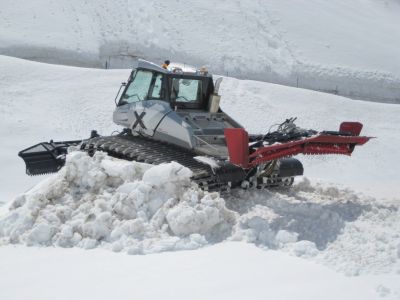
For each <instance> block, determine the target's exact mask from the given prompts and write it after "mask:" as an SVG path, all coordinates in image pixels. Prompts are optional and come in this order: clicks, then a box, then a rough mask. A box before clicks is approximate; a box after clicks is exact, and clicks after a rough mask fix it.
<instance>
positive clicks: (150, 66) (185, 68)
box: [133, 59, 211, 77]
mask: <svg viewBox="0 0 400 300" xmlns="http://www.w3.org/2000/svg"><path fill="white" fill-rule="evenodd" d="M133 68H134V69H136V68H140V69H147V70H152V71H157V72H160V73H164V74H179V75H191V76H201V77H211V74H210V73H208V72H207V73H203V72H201V71H200V70H196V68H195V67H192V66H190V65H186V64H181V63H171V64H170V65H169V69H168V70H167V69H164V68H163V67H161V66H159V65H157V64H155V63H152V62H150V61H147V60H144V59H138V60H137V63H136V65H135V66H134V67H133Z"/></svg>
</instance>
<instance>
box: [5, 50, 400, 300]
mask: <svg viewBox="0 0 400 300" xmlns="http://www.w3.org/2000/svg"><path fill="white" fill-rule="evenodd" d="M0 64H1V66H2V69H3V70H4V72H2V73H1V74H0V78H1V80H0V99H5V101H3V100H2V101H0V112H1V116H2V118H1V120H0V122H1V126H0V134H1V136H0V137H1V139H2V140H3V141H7V143H6V146H5V147H4V148H2V153H1V156H0V160H1V165H2V172H1V173H0V182H2V185H1V189H0V202H2V203H5V204H4V205H2V206H0V210H1V213H0V244H1V245H2V246H1V247H0V255H1V256H2V257H4V259H2V260H1V261H0V274H1V278H2V280H0V290H1V291H2V295H4V296H3V297H5V298H7V299H20V298H21V297H24V295H25V296H27V295H29V298H31V299H50V298H51V299H53V298H54V296H55V295H57V296H59V297H57V298H63V297H64V298H71V297H75V298H82V299H84V298H88V297H93V296H96V297H97V298H99V299H102V298H109V297H110V296H111V295H112V296H113V297H115V296H119V298H122V299H125V298H128V297H129V298H131V297H132V294H133V293H134V294H135V295H138V297H140V298H144V299H146V298H147V299H154V298H160V297H161V296H162V297H163V298H174V299H180V298H188V297H190V298H196V297H197V298H227V299H228V298H232V297H234V298H249V297H250V298H251V297H253V298H256V297H257V298H260V297H264V296H266V295H267V296H269V297H271V298H282V299H288V298H289V299H291V298H306V297H307V298H309V299H317V298H318V299H320V298H321V295H323V296H324V298H327V299H337V298H344V299H354V298H361V299H379V298H381V297H386V299H396V298H399V297H400V290H399V288H398V278H399V274H400V253H399V252H400V235H399V231H398V229H399V228H400V215H399V214H400V207H399V205H400V201H399V197H398V195H399V186H398V184H397V173H398V170H399V162H398V160H397V155H396V154H397V152H398V151H397V148H398V146H399V145H400V140H399V137H398V132H399V130H400V128H399V127H400V125H399V124H400V122H399V121H400V120H399V113H400V112H399V109H400V108H398V106H397V105H394V104H382V103H371V102H364V101H354V100H349V99H347V98H343V97H338V96H334V95H329V94H323V93H319V92H313V91H309V90H302V89H294V88H288V87H284V86H279V85H273V84H268V83H262V82H254V81H242V80H237V79H233V78H229V77H226V78H224V84H223V85H222V86H221V94H222V104H221V105H222V108H223V109H224V110H225V111H226V112H227V113H229V114H231V115H232V117H234V118H235V119H237V120H238V121H239V122H240V123H241V124H243V125H244V126H245V127H246V128H247V129H248V130H249V131H250V132H251V133H265V132H266V131H267V130H268V128H269V127H270V126H271V125H273V124H276V123H279V122H282V121H283V120H285V119H287V118H289V117H292V116H297V117H298V122H297V124H298V125H299V126H301V127H303V128H313V129H316V130H324V129H328V130H329V129H336V128H337V127H338V125H339V123H340V122H341V121H349V120H354V121H361V122H362V123H363V124H364V126H365V127H364V129H363V133H365V134H366V135H372V136H377V139H374V140H372V141H370V142H368V143H367V144H366V145H364V146H362V147H358V148H356V150H355V151H354V153H353V156H352V157H350V158H349V157H341V156H328V157H324V158H322V157H321V158H317V157H312V158H307V157H299V158H300V159H301V161H302V162H303V163H304V165H305V174H306V177H305V178H302V179H299V180H297V181H296V184H295V186H294V187H293V188H292V189H290V190H285V189H283V190H279V189H278V190H263V191H257V190H252V191H243V190H236V191H233V192H232V194H231V195H230V196H226V195H219V194H218V193H211V194H208V193H205V192H203V191H201V190H199V189H198V187H196V186H195V185H194V184H193V183H191V182H190V180H189V177H190V174H191V172H190V170H188V169H186V168H184V167H182V166H180V165H179V164H177V163H170V164H164V165H160V166H150V165H146V164H142V163H136V162H127V161H121V160H118V159H114V158H111V157H108V156H107V155H105V154H104V153H96V155H95V157H94V158H90V157H89V156H87V155H86V154H85V153H81V152H77V151H75V152H71V153H69V154H68V157H67V164H66V166H65V167H64V168H63V169H62V170H61V171H60V172H59V173H57V174H54V175H48V176H39V177H33V178H31V177H27V176H26V175H25V174H24V172H23V170H24V166H23V163H22V160H21V159H19V158H18V157H17V156H16V154H17V152H18V151H19V150H21V149H23V148H25V147H28V146H30V145H31V144H33V143H37V142H39V141H42V140H49V139H50V138H53V139H54V140H69V139H76V138H82V137H87V136H89V132H90V130H91V129H98V130H99V132H100V133H102V134H110V133H111V132H112V131H114V130H116V129H117V127H116V126H115V125H113V123H112V119H111V115H112V110H113V107H114V104H113V100H114V95H115V93H116V92H117V89H118V85H119V83H120V82H121V81H124V80H126V77H127V76H128V75H129V71H128V70H93V69H84V68H75V67H65V66H55V65H48V64H41V63H34V62H28V61H23V60H19V59H15V58H10V57H2V56H0ZM36 183H38V184H36ZM32 186H33V187H32ZM0 205H1V204H0ZM24 245H25V246H34V247H25V246H24ZM66 248H68V249H66ZM80 248H82V249H92V250H90V251H83V250H82V249H80ZM193 249H197V250H195V251H186V250H193ZM174 250H180V251H174ZM166 251H167V252H166ZM171 251H172V252H171ZM113 252H122V253H119V254H117V253H113ZM154 253H158V254H154ZM137 254H151V255H145V256H141V255H137ZM38 270H39V271H38ZM55 274H57V275H58V276H55ZM21 283H23V285H24V289H23V290H21V289H20V285H21ZM66 283H68V285H69V286H74V288H73V289H65V284H66ZM177 283H179V284H177ZM60 290H63V291H64V290H66V291H65V293H64V292H63V293H60V292H59V291H60ZM193 291H196V292H193Z"/></svg>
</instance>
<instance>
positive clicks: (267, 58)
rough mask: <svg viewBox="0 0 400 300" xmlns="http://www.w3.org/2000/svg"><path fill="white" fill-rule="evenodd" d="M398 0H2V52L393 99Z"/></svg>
mask: <svg viewBox="0 0 400 300" xmlns="http://www.w3.org/2000/svg"><path fill="white" fill-rule="evenodd" d="M399 14H400V3H399V2H398V1H395V0H385V1H383V0H382V1H380V0H351V1H349V0H337V1H334V2H332V1H328V0H313V1H295V2H294V1H290V0H282V1H274V0H264V1H253V0H240V1H227V0H220V1H217V2H216V1H212V0H203V1H194V0H189V1H180V0H171V1H168V2H166V1H162V0H146V1H145V0H135V1H133V0H126V1H122V0H115V1H106V0H98V1H88V0H85V1H81V0H69V1H53V0H35V1H31V2H28V3H27V2H26V1H22V0H2V1H1V8H0V28H1V30H0V54H5V55H11V56H16V57H21V58H28V59H32V60H37V61H44V62H52V63H61V64H69V65H78V66H90V67H105V65H106V64H107V66H108V67H112V68H121V67H126V68H129V67H130V66H131V64H132V61H133V60H134V59H136V58H137V57H143V58H146V59H150V60H154V61H160V62H161V61H163V60H164V59H165V58H170V59H172V60H175V61H181V62H186V63H189V64H193V65H199V66H200V65H208V66H210V68H211V69H212V71H213V72H214V73H219V74H224V75H228V76H235V77H238V78H247V79H255V80H262V81H268V82H273V83H280V84H285V85H289V86H298V87H303V88H309V89H314V90H321V91H325V92H330V93H335V94H340V95H345V96H350V97H353V98H362V99H367V100H372V101H383V102H392V103H400V59H399V58H398V48H399V46H400V18H398V16H399Z"/></svg>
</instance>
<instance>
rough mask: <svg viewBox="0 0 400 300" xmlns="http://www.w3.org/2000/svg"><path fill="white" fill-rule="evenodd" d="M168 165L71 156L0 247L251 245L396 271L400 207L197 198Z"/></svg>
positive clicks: (6, 229) (244, 194) (367, 201)
mask: <svg viewBox="0 0 400 300" xmlns="http://www.w3.org/2000/svg"><path fill="white" fill-rule="evenodd" d="M190 176H191V171H190V170H189V169H187V168H185V167H183V166H181V165H179V164H177V163H175V162H172V163H169V164H163V165H159V166H151V165H147V164H142V163H137V162H127V161H121V160H118V159H114V158H111V157H109V156H107V155H106V154H105V153H102V152H98V153H96V154H95V155H94V157H93V158H91V157H89V156H88V155H87V154H86V153H82V152H72V153H70V154H69V155H68V157H67V162H66V166H65V167H64V168H63V169H62V170H61V171H60V172H59V173H58V174H56V175H54V176H52V177H50V178H48V179H47V180H45V181H44V182H42V183H40V184H39V185H37V186H36V187H35V188H33V189H32V190H31V191H29V192H27V193H25V194H23V195H21V196H19V197H17V198H16V199H15V200H14V201H13V202H12V203H11V204H10V207H9V211H8V212H7V213H6V214H4V215H3V216H1V217H0V244H3V245H6V244H10V243H12V244H14V243H22V244H26V245H29V246H50V245H55V246H59V247H81V248H85V249H92V248H95V247H100V248H106V249H110V250H112V251H116V252H120V251H122V252H127V253H129V254H147V253H154V252H162V251H171V250H183V249H196V248H199V247H203V246H205V245H209V244H213V243H218V242H221V241H225V240H231V241H246V242H249V243H255V244H256V245H259V246H260V247H262V248H265V249H275V250H278V249H279V250H282V251H286V252H288V253H291V254H293V255H295V256H299V257H303V258H309V259H313V260H316V261H319V262H321V263H323V264H328V265H331V266H332V267H334V268H336V269H338V270H340V271H342V272H345V273H347V274H350V275H357V274H360V273H382V272H391V271H394V270H396V268H398V270H399V271H400V263H399V261H400V234H399V232H398V231H397V229H398V228H400V212H399V203H397V204H396V203H393V204H384V203H377V202H376V200H375V199H372V198H366V197H361V196H359V195H357V194H355V193H354V192H351V191H349V190H339V189H338V188H336V187H324V186H318V185H316V186H313V185H311V184H310V182H309V181H308V180H307V179H304V180H303V181H302V182H300V183H298V184H297V185H296V186H294V187H293V188H292V189H290V190H275V191H267V190H264V191H243V190H236V191H234V192H233V193H232V195H231V196H229V198H227V200H226V202H225V200H224V199H222V198H221V197H220V195H219V194H218V193H206V192H203V191H201V190H200V189H199V188H198V187H197V186H196V185H195V184H194V183H192V182H191V181H190Z"/></svg>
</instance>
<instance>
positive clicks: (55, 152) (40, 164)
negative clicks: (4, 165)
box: [18, 140, 81, 175]
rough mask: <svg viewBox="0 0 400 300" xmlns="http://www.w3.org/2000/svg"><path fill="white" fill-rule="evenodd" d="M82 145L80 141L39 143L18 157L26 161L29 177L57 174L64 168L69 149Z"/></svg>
mask: <svg viewBox="0 0 400 300" xmlns="http://www.w3.org/2000/svg"><path fill="white" fill-rule="evenodd" d="M80 143H81V141H80V140H79V141H66V142H53V141H50V142H44V143H39V144H36V145H34V146H32V147H29V148H27V149H24V150H22V151H20V152H19V153H18V156H19V157H21V158H22V159H23V160H24V162H25V166H26V174H28V175H41V174H47V173H55V172H57V171H58V170H60V169H61V168H62V167H63V166H64V164H65V155H66V154H67V152H68V147H70V146H76V145H79V144H80Z"/></svg>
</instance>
